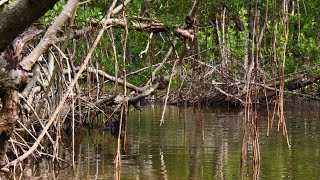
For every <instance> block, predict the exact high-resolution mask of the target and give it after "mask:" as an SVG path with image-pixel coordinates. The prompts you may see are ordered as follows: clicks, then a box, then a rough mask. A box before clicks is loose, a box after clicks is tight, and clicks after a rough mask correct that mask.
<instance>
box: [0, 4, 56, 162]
mask: <svg viewBox="0 0 320 180" xmlns="http://www.w3.org/2000/svg"><path fill="white" fill-rule="evenodd" d="M57 1H58V0H41V1H34V0H15V1H12V2H9V1H8V2H9V4H1V5H0V53H1V54H0V98H1V101H2V102H1V103H2V109H1V111H0V168H1V167H3V166H4V165H5V164H6V161H5V155H6V152H7V143H8V140H9V139H10V136H11V134H12V132H13V130H14V128H15V123H16V121H17V119H18V107H17V101H18V90H19V89H21V88H23V86H24V85H25V84H26V83H27V78H28V74H27V72H26V71H24V70H23V69H22V68H21V67H20V65H19V64H20V61H21V55H19V54H16V50H17V48H19V47H18V46H19V43H21V42H19V40H17V41H15V43H14V39H16V38H17V36H19V34H21V33H22V32H23V31H24V30H25V29H26V28H28V27H29V26H30V25H31V24H32V23H33V22H34V21H36V20H37V19H38V18H40V17H41V16H43V15H44V14H45V13H46V12H47V11H48V10H49V9H51V8H52V7H53V5H54V4H55V3H56V2H57Z"/></svg>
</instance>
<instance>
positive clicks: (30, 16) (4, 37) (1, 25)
mask: <svg viewBox="0 0 320 180" xmlns="http://www.w3.org/2000/svg"><path fill="white" fill-rule="evenodd" d="M56 2H58V0H37V1H36V0H15V1H13V2H11V3H9V4H6V5H2V6H1V7H0V52H2V51H3V50H5V48H6V47H7V46H8V45H9V44H10V43H11V42H12V41H13V40H14V39H15V38H16V37H17V36H18V35H19V34H20V33H22V32H23V31H24V30H25V29H26V28H28V27H29V26H30V25H31V24H32V23H33V22H34V21H36V20H37V19H39V18H40V17H41V16H43V15H44V14H45V13H46V12H47V11H48V10H49V9H51V8H52V7H53V5H54V4H55V3H56Z"/></svg>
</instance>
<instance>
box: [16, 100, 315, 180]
mask: <svg viewBox="0 0 320 180" xmlns="http://www.w3.org/2000/svg"><path fill="white" fill-rule="evenodd" d="M161 111H162V108H161V107H158V106H151V107H145V108H144V109H143V110H142V111H134V110H133V111H130V119H129V122H128V123H129V124H128V134H127V142H126V151H123V152H122V156H121V165H122V167H121V179H241V178H249V179H251V176H248V175H247V173H248V172H250V169H251V168H252V167H251V166H250V163H249V162H248V163H249V164H247V167H246V168H247V169H246V170H245V171H243V172H244V173H245V174H241V171H240V152H241V143H242V142H241V141H242V112H241V111H240V110H228V109H219V108H215V109H206V110H203V111H197V110H194V109H192V108H187V109H180V108H177V107H174V106H168V107H167V111H166V115H165V123H164V124H163V125H162V126H161V127H160V126H159V123H160V118H161ZM266 115H267V113H266V112H261V113H260V118H259V123H260V143H261V145H260V151H261V170H260V178H261V179H266V178H267V179H281V178H283V179H305V178H307V177H308V178H307V179H310V178H311V179H313V178H317V177H319V176H320V172H318V169H319V168H320V161H319V160H320V159H319V155H320V151H319V140H320V137H319V133H318V131H319V128H320V123H319V117H320V116H319V113H318V112H317V111H312V109H310V108H309V109H308V110H303V111H300V110H295V109H292V110H287V111H286V121H287V128H288V133H289V141H290V143H291V149H289V148H288V147H287V144H286V140H285V138H283V137H282V135H281V133H278V132H276V127H273V129H272V130H271V132H270V137H266V133H267V128H266V127H267V118H266ZM275 124H276V123H274V125H275ZM76 141H77V142H76V145H77V147H76V152H75V155H76V157H75V160H76V167H75V168H74V169H72V168H71V167H67V168H63V169H60V170H59V171H53V170H54V169H55V168H54V167H52V163H51V160H44V159H43V161H42V162H41V163H40V164H38V165H35V163H29V164H28V168H27V169H26V171H25V172H24V173H23V174H22V175H23V179H28V178H29V179H34V178H43V179H48V178H49V179H63V178H65V179H113V174H114V165H113V161H114V155H115V154H116V139H115V138H114V137H113V136H111V135H110V134H107V133H101V132H99V133H97V132H95V133H92V134H90V135H88V134H86V133H83V134H78V135H77V138H76ZM61 153H62V154H63V158H64V159H67V161H70V162H71V160H72V158H71V155H72V154H71V148H68V142H66V143H65V144H64V147H63V150H62V151H61ZM64 165H65V164H64V163H61V166H62V167H63V166H64Z"/></svg>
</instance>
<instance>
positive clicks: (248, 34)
mask: <svg viewBox="0 0 320 180" xmlns="http://www.w3.org/2000/svg"><path fill="white" fill-rule="evenodd" d="M0 2H2V1H0ZM4 2H5V1H4ZM34 3H35V2H29V1H26V0H17V1H14V2H7V3H6V4H0V6H1V7H2V6H3V9H0V24H1V25H0V34H8V35H6V36H4V35H0V39H1V41H0V50H1V51H2V54H1V57H0V66H1V72H0V87H1V88H0V95H1V100H2V109H1V112H0V141H1V143H0V167H1V168H3V169H6V168H9V167H11V166H15V165H17V164H19V163H20V162H22V161H23V160H25V159H27V158H31V156H32V157H33V158H39V157H43V156H48V157H49V158H52V159H53V160H55V161H56V162H58V163H59V162H60V161H61V159H60V157H59V152H60V151H61V149H63V147H61V144H60V142H61V134H62V133H70V134H72V137H73V138H74V136H75V126H90V127H101V126H112V125H115V124H118V125H117V127H116V128H117V130H118V131H117V132H119V133H118V136H119V138H118V144H119V146H118V153H117V156H116V158H115V159H116V160H115V161H116V166H117V167H118V166H119V165H120V144H121V142H120V140H121V139H122V141H125V131H126V130H125V126H124V127H123V126H122V125H125V124H126V121H127V117H128V116H129V114H128V108H129V107H130V106H131V105H132V107H134V108H137V109H139V105H138V104H139V102H140V101H143V100H145V99H146V98H150V97H151V96H152V95H157V96H156V97H158V99H161V101H162V102H163V103H165V104H167V103H172V104H178V105H182V104H193V105H197V106H198V107H201V106H203V105H226V104H227V105H240V106H243V107H244V109H245V115H244V121H243V122H244V138H243V151H242V152H243V153H242V154H243V156H246V154H247V152H248V148H249V150H252V152H253V162H254V165H255V167H258V166H259V159H260V155H259V142H258V130H257V118H258V106H259V104H260V103H261V102H264V103H266V106H267V108H268V110H270V111H272V110H273V114H275V115H278V117H279V118H278V119H279V122H278V130H282V132H283V134H284V136H285V137H287V131H286V126H285V119H284V115H283V111H284V105H283V104H284V102H283V100H284V94H285V93H286V92H287V93H291V94H295V95H301V92H302V91H295V90H303V92H304V91H305V90H309V91H311V92H315V93H313V94H311V93H309V94H308V95H305V96H308V97H310V98H313V99H318V97H317V94H316V92H317V90H318V89H317V81H318V79H319V78H320V75H318V74H317V72H318V59H319V53H318V51H317V49H318V47H319V44H318V43H317V41H318V40H319V36H318V34H319V33H318V34H317V33H314V32H313V31H314V30H315V29H316V28H317V26H318V24H317V23H314V22H315V21H316V20H317V18H318V17H319V16H317V15H318V14H317V13H319V8H318V9H316V8H315V7H319V6H320V3H317V2H311V1H310V2H309V1H308V2H306V1H304V3H302V2H300V1H299V0H298V1H290V2H289V1H287V0H283V1H274V0H272V1H264V2H260V1H230V2H228V3H225V2H223V1H221V2H220V1H217V2H216V1H215V2H210V1H199V0H195V1H187V2H184V3H181V2H177V1H170V2H169V1H168V2H162V1H152V0H144V1H139V2H131V1H130V0H126V1H119V2H117V1H116V0H114V1H113V2H112V3H111V2H100V1H84V2H79V1H78V0H68V1H66V2H65V1H61V2H58V3H56V4H55V1H43V2H42V3H43V4H34ZM54 4H55V6H54V7H53V5H54ZM52 7H53V10H50V11H48V10H49V9H50V8H52ZM30 8H34V11H32V12H31V9H30ZM309 8H315V9H314V10H315V11H312V12H310V11H308V10H309ZM17 10H19V11H17ZM47 11H48V12H47ZM45 12H47V14H46V15H44V16H43V17H42V18H41V19H40V20H38V21H37V22H36V19H38V18H39V17H40V16H42V15H43V14H44V13H45ZM302 14H308V16H307V17H303V16H302ZM5 18H6V19H8V18H9V19H10V18H17V19H18V20H19V21H18V22H15V24H12V22H10V21H8V20H7V21H5ZM33 22H36V23H33ZM10 27H11V28H10ZM12 27H16V29H14V30H13V28H12ZM317 32H318V31H317ZM315 34H316V36H314V35H315ZM270 99H272V100H273V102H274V103H273V105H274V106H273V108H270V106H269V104H268V102H269V100H270ZM164 113H165V109H164V111H163V114H164ZM163 117H164V116H162V119H161V121H160V125H161V124H162V123H164V118H163ZM273 117H275V116H273ZM273 121H274V118H270V122H268V125H269V126H268V132H269V128H271V126H272V124H273V123H272V122H273ZM116 122H117V123H116ZM119 122H120V123H119ZM123 131H124V133H123V134H122V133H121V132H123ZM121 137H122V138H121ZM73 142H74V139H73ZM288 144H289V142H288ZM8 148H9V149H8ZM243 159H245V158H243ZM73 163H74V162H73ZM20 168H21V169H22V166H20ZM254 172H255V174H258V169H257V168H255V171H254Z"/></svg>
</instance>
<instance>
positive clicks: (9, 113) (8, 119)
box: [0, 90, 18, 169]
mask: <svg viewBox="0 0 320 180" xmlns="http://www.w3.org/2000/svg"><path fill="white" fill-rule="evenodd" d="M1 98H2V104H3V108H2V110H1V111H0V169H1V168H2V167H3V166H5V165H6V160H5V155H6V152H7V146H8V140H9V139H10V136H11V133H12V132H13V130H14V128H15V123H16V120H17V119H18V106H17V102H18V91H16V90H9V91H7V92H6V93H5V94H4V96H3V97H1Z"/></svg>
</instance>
